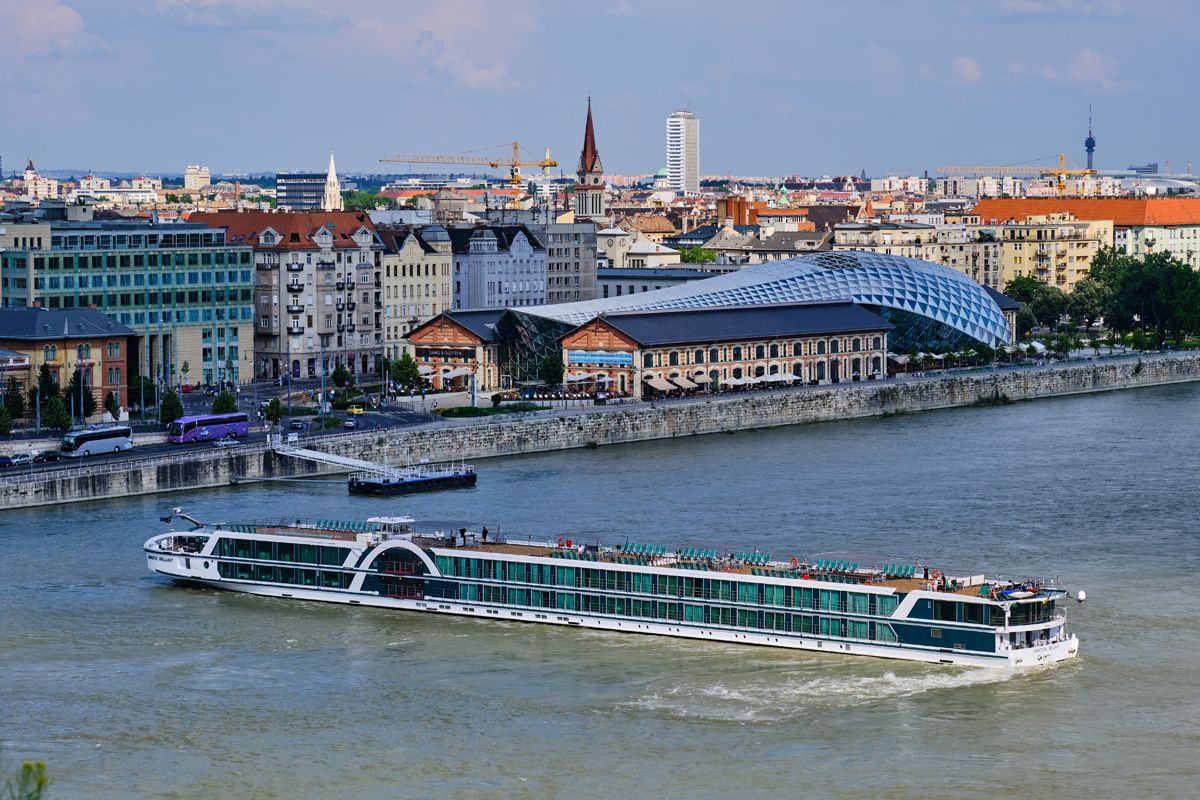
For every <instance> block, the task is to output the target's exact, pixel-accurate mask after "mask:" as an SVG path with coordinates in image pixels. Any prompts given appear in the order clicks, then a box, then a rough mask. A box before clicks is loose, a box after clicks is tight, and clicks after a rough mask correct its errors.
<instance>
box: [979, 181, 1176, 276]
mask: <svg viewBox="0 0 1200 800" xmlns="http://www.w3.org/2000/svg"><path fill="white" fill-rule="evenodd" d="M975 213H976V214H977V215H978V216H979V217H980V219H981V220H982V221H983V222H985V223H987V222H992V223H995V224H1000V223H1004V222H1006V221H1008V220H1015V221H1018V222H1021V221H1024V220H1026V219H1028V218H1029V217H1030V216H1039V217H1041V216H1047V215H1053V214H1070V215H1071V216H1072V217H1074V218H1075V219H1078V220H1090V221H1107V222H1110V223H1112V228H1113V246H1114V247H1116V248H1117V249H1118V250H1121V251H1123V252H1125V253H1128V254H1130V255H1135V256H1144V255H1146V254H1147V253H1163V252H1166V253H1170V254H1171V255H1172V256H1173V257H1174V258H1177V259H1179V260H1180V261H1182V262H1183V263H1185V264H1187V265H1188V266H1190V267H1191V268H1192V269H1200V198H1195V197H1128V198H1116V199H1111V200H1109V199H1099V198H1090V197H1057V198H1021V199H1012V200H983V201H980V202H979V203H978V204H977V205H976V206H975Z"/></svg>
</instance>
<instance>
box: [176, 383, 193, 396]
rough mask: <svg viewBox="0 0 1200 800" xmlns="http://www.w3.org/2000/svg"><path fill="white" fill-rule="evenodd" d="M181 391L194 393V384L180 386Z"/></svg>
mask: <svg viewBox="0 0 1200 800" xmlns="http://www.w3.org/2000/svg"><path fill="white" fill-rule="evenodd" d="M179 391H180V392H181V393H182V394H191V393H192V385H191V384H189V383H185V384H184V385H183V386H180V387H179Z"/></svg>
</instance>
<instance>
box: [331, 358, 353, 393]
mask: <svg viewBox="0 0 1200 800" xmlns="http://www.w3.org/2000/svg"><path fill="white" fill-rule="evenodd" d="M329 377H330V379H331V380H332V381H333V385H334V386H336V387H338V388H339V389H341V388H344V387H346V386H349V385H350V370H348V369H346V368H345V367H344V366H343V365H341V364H338V365H337V366H336V367H334V369H333V374H332V375H330V376H329Z"/></svg>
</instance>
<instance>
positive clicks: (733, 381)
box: [721, 378, 745, 386]
mask: <svg viewBox="0 0 1200 800" xmlns="http://www.w3.org/2000/svg"><path fill="white" fill-rule="evenodd" d="M721 383H722V384H723V385H725V386H741V385H742V384H743V383H745V381H743V380H742V379H741V378H726V379H725V380H723V381H721Z"/></svg>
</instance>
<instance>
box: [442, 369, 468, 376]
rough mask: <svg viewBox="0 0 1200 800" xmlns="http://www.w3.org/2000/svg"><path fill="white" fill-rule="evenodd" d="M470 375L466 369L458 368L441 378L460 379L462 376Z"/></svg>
mask: <svg viewBox="0 0 1200 800" xmlns="http://www.w3.org/2000/svg"><path fill="white" fill-rule="evenodd" d="M470 374H471V370H469V369H467V368H466V367H459V368H457V369H452V370H450V371H449V372H447V373H445V374H443V375H442V377H443V378H461V377H462V376H463V375H470Z"/></svg>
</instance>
